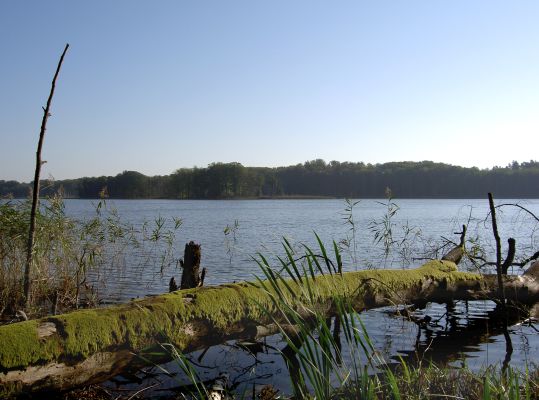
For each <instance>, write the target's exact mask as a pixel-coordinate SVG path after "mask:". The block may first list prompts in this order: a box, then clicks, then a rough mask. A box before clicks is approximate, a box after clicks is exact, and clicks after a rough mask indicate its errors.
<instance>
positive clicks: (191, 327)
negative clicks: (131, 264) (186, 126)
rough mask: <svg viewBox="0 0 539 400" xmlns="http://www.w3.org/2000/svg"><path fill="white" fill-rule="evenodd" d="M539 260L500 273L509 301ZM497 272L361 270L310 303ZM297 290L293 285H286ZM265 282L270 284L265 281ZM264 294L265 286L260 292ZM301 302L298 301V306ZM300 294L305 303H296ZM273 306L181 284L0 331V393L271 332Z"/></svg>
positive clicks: (479, 285) (260, 297)
mask: <svg viewBox="0 0 539 400" xmlns="http://www.w3.org/2000/svg"><path fill="white" fill-rule="evenodd" d="M538 276H539V263H536V264H535V265H534V266H533V267H532V268H530V269H529V270H528V271H527V272H526V273H525V274H524V275H522V276H506V277H504V285H505V290H506V297H507V299H508V300H512V301H516V302H519V303H522V304H530V305H531V304H535V303H536V302H537V301H539V279H537V278H538ZM496 279H497V278H496V276H495V275H485V276H482V275H479V274H473V273H466V272H458V271H457V268H456V265H455V264H454V263H453V262H450V261H431V262H428V263H426V264H424V265H423V266H422V267H419V268H417V269H413V270H369V271H358V272H348V273H343V274H342V275H340V274H333V275H321V276H317V277H316V278H315V279H312V278H310V279H309V284H310V287H311V289H312V291H313V292H314V293H316V295H315V302H314V304H310V306H311V307H316V308H317V309H318V310H320V311H322V312H326V313H328V314H331V312H332V310H333V306H334V299H335V298H336V297H342V296H345V297H346V298H348V299H349V300H350V302H351V303H352V305H353V306H354V307H355V309H356V310H363V309H369V308H375V307H381V306H387V305H393V304H412V303H425V302H449V301H453V300H475V299H495V298H497V293H498V286H497V280H496ZM288 285H289V286H290V288H291V289H292V290H293V291H296V292H297V293H301V288H300V287H298V285H300V283H299V282H297V283H296V282H294V281H289V282H288ZM268 286H269V285H268ZM267 290H271V288H267ZM301 300H302V299H296V300H295V301H296V302H297V304H298V308H299V309H303V310H304V312H305V313H308V311H307V310H306V309H304V308H302V307H300V304H301ZM304 300H306V299H304ZM264 310H267V311H269V313H270V314H271V313H272V312H274V311H275V309H274V305H273V303H272V301H271V300H270V298H269V296H268V295H267V293H266V292H265V290H263V289H261V288H260V287H255V286H254V285H251V284H249V283H245V282H244V283H237V284H228V285H221V286H214V287H210V286H209V287H200V288H195V289H188V290H180V291H177V292H173V293H168V294H164V295H161V296H156V297H152V298H146V299H141V300H135V301H132V302H130V303H128V304H124V305H118V306H113V307H107V308H101V309H91V310H79V311H75V312H72V313H69V314H64V315H57V316H52V317H47V318H42V319H39V320H31V321H25V322H19V323H15V324H11V325H4V326H1V327H0V397H2V396H4V397H7V396H9V395H16V394H19V393H22V392H27V391H33V390H43V389H55V390H58V389H66V388H69V387H73V386H77V385H82V384H89V383H95V382H98V381H103V380H106V379H107V378H110V377H112V376H114V375H116V374H118V373H119V372H120V371H122V370H123V369H124V368H126V366H128V365H129V363H130V362H131V361H133V360H134V359H136V357H137V356H136V355H135V353H138V352H141V351H143V350H144V349H147V348H148V347H150V346H153V345H155V344H156V343H164V342H166V343H172V344H174V345H175V346H176V347H177V348H178V350H179V351H183V352H188V351H192V350H196V349H200V348H203V347H207V346H209V345H213V344H218V343H222V342H224V341H226V340H229V339H255V338H258V337H261V336H265V335H269V334H272V333H275V332H276V331H277V330H276V327H275V325H273V324H272V321H271V319H270V318H269V317H268V316H267V313H266V312H265V311H264Z"/></svg>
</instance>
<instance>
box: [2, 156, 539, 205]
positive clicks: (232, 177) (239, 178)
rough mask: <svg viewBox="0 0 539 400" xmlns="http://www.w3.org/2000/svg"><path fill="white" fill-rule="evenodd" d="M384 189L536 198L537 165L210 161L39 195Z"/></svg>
mask: <svg viewBox="0 0 539 400" xmlns="http://www.w3.org/2000/svg"><path fill="white" fill-rule="evenodd" d="M388 187H389V188H391V190H392V193H393V195H394V196H395V197H399V198H476V197H484V196H485V193H487V192H493V193H494V195H495V196H497V197H498V198H500V197H506V198H508V197H512V198H539V162H537V161H529V162H523V163H518V162H516V161H514V162H513V163H512V164H510V165H508V166H506V167H494V168H491V169H484V170H480V169H478V168H475V167H474V168H464V167H459V166H454V165H448V164H443V163H435V162H432V161H422V162H390V163H385V164H365V163H362V162H358V163H352V162H338V161H331V162H329V163H326V162H325V161H324V160H320V159H318V160H313V161H307V162H305V163H303V164H298V165H294V166H289V167H277V168H261V167H244V166H243V165H241V164H239V163H213V164H210V165H209V166H208V167H206V168H197V167H195V168H182V169H179V170H177V171H175V172H174V173H172V174H170V175H164V176H145V175H143V174H141V173H139V172H135V171H124V172H122V173H121V174H118V175H116V176H101V177H95V178H79V179H69V180H58V181H43V184H42V195H49V194H52V193H55V192H57V191H58V190H61V191H62V192H63V194H64V196H65V197H71V198H97V197H99V195H100V193H102V192H103V190H104V189H105V190H106V193H107V195H108V196H109V197H111V198H125V199H144V198H170V199H227V198H258V197H286V196H291V197H293V196H328V197H350V198H380V197H384V193H385V191H386V188H388ZM29 191H30V183H19V182H16V181H2V180H0V196H13V197H26V196H28V193H29Z"/></svg>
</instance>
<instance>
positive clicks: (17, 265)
mask: <svg viewBox="0 0 539 400" xmlns="http://www.w3.org/2000/svg"><path fill="white" fill-rule="evenodd" d="M30 210H31V202H30V200H8V201H4V202H2V203H0V317H4V318H9V317H11V316H12V315H14V314H15V312H16V311H17V310H19V309H22V307H23V305H24V293H23V275H24V266H25V261H26V248H27V237H28V230H29V221H30ZM165 222H166V221H164V219H163V218H158V219H157V220H156V221H155V223H154V224H153V225H151V224H148V223H145V224H143V226H142V227H141V228H140V229H137V228H136V227H134V226H132V225H131V224H129V223H126V222H124V221H123V220H122V219H121V218H120V216H119V214H118V212H117V211H116V210H115V209H114V208H113V207H110V206H109V205H108V204H107V202H106V201H105V199H101V201H99V202H98V203H97V204H96V206H95V214H94V216H93V217H92V218H89V219H87V220H77V219H74V218H72V217H69V216H68V215H66V212H65V204H64V201H63V199H62V197H61V196H60V195H56V196H53V197H49V198H47V199H46V201H43V202H41V206H40V208H39V209H38V210H37V215H36V233H35V242H34V248H33V251H34V255H33V266H32V276H31V279H32V294H31V298H32V304H31V307H30V308H25V312H26V314H28V316H30V317H36V316H42V315H46V314H48V313H51V312H53V313H54V312H55V311H60V310H61V311H67V310H70V309H73V308H79V307H80V306H95V305H96V304H97V303H98V302H99V293H98V292H99V287H100V285H101V283H103V279H104V278H105V271H110V270H111V269H113V268H116V267H119V266H120V265H121V260H122V259H123V258H125V256H126V254H127V253H129V252H130V251H136V252H137V253H138V254H139V255H140V254H142V255H144V257H146V258H148V257H151V261H152V263H153V262H155V259H158V260H159V262H160V263H161V271H163V267H164V266H165V265H170V264H172V263H173V262H174V261H175V258H174V254H173V253H172V249H173V240H174V233H175V231H176V230H177V229H179V228H180V226H181V220H178V219H175V220H174V221H173V226H172V228H168V227H167V226H166V223H165Z"/></svg>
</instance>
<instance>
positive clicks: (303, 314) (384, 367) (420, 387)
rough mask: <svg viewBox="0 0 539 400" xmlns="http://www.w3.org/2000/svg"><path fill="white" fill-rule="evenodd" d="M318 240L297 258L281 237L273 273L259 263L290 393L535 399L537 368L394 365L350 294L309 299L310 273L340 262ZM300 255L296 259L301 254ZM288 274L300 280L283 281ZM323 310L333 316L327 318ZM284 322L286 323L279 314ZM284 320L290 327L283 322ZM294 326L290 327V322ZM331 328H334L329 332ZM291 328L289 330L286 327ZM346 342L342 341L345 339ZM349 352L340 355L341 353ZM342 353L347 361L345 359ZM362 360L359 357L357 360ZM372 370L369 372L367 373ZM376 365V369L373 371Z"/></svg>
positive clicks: (335, 396)
mask: <svg viewBox="0 0 539 400" xmlns="http://www.w3.org/2000/svg"><path fill="white" fill-rule="evenodd" d="M317 239H318V244H319V249H318V251H317V253H318V254H315V252H314V251H313V250H311V249H310V248H308V247H305V250H306V251H305V255H304V256H303V257H299V258H294V256H293V253H292V252H291V249H290V245H289V244H288V243H287V242H286V241H285V243H284V244H283V246H284V249H285V253H286V258H284V259H283V258H279V259H278V260H279V264H280V265H278V267H277V268H276V269H277V270H279V271H280V272H275V270H274V269H273V268H271V267H270V265H269V263H268V261H267V259H266V258H264V257H263V256H260V257H259V260H258V264H259V266H260V268H261V270H262V272H263V274H264V277H265V280H264V281H263V280H261V279H259V280H258V286H259V287H260V288H261V289H265V288H271V290H269V289H267V290H266V294H267V295H268V296H269V297H270V298H271V301H272V302H273V304H274V309H276V310H277V313H276V314H272V315H271V317H272V318H273V321H274V323H276V324H277V325H278V326H279V327H280V331H281V334H282V336H283V339H284V341H285V343H286V344H287V347H286V349H287V350H288V351H287V352H286V353H283V356H284V357H285V359H286V360H287V363H288V365H289V369H290V372H291V373H290V377H291V384H292V387H293V390H294V398H297V399H303V398H315V399H349V398H354V399H366V400H369V399H376V400H378V399H380V400H382V399H383V400H385V399H393V400H397V399H417V400H422V399H433V398H434V399H448V398H451V399H483V400H486V399H526V400H528V399H537V398H539V379H538V378H539V372H538V371H539V370H537V369H535V370H534V371H533V372H529V371H525V372H521V371H519V370H516V369H508V370H505V371H501V370H498V369H496V368H493V367H491V368H488V369H487V370H486V371H483V372H481V373H473V372H471V371H470V370H468V369H466V368H461V369H453V368H439V367H437V366H435V365H433V364H431V365H428V366H421V365H420V366H418V367H411V366H409V365H407V364H406V363H405V362H404V361H402V362H401V364H400V365H399V366H398V368H396V369H395V368H392V367H390V365H389V364H387V363H386V362H385V360H383V359H382V358H381V357H380V356H379V354H378V353H377V352H376V350H375V348H374V346H373V343H372V341H371V339H370V337H369V335H368V332H367V330H366V328H365V326H364V325H363V324H362V322H361V318H360V315H359V314H358V313H357V312H356V311H355V310H354V309H353V308H352V306H351V304H350V303H349V302H348V298H347V297H344V296H339V293H336V294H335V297H334V306H333V309H332V310H318V309H316V307H315V306H314V305H315V303H316V301H315V299H316V297H317V294H316V293H315V292H314V290H315V289H314V288H315V287H316V286H315V285H312V284H311V282H312V281H313V280H314V279H316V276H315V273H318V274H321V275H325V274H329V275H331V276H333V275H334V274H336V272H337V271H338V270H337V269H336V268H335V265H339V264H340V259H341V256H340V254H339V248H338V246H337V245H336V244H335V243H334V244H333V251H334V258H335V261H332V260H331V259H330V258H329V256H328V251H327V250H326V248H325V247H324V245H323V243H322V242H321V241H320V240H319V238H318V237H317ZM299 260H301V262H300V261H299ZM287 278H292V280H293V281H294V282H295V283H296V284H297V285H295V286H294V289H293V290H292V288H290V286H289V285H287V283H286V282H287V281H286V279H287ZM328 311H329V312H330V313H333V314H334V315H335V319H334V323H333V325H332V323H331V319H328V317H327V315H328ZM283 320H284V321H286V324H283V323H280V324H279V321H283ZM285 325H288V326H285ZM290 326H293V327H294V329H293V330H291V329H290V328H289V327H290ZM332 327H333V331H332ZM291 332H293V333H291ZM342 341H344V343H342ZM344 351H346V352H348V354H347V357H344V354H343V352H344ZM343 360H349V361H348V363H344V362H343ZM362 360H363V361H362ZM369 370H370V371H371V372H370V373H369ZM373 371H376V374H372V372H373Z"/></svg>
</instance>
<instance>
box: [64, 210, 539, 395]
mask: <svg viewBox="0 0 539 400" xmlns="http://www.w3.org/2000/svg"><path fill="white" fill-rule="evenodd" d="M96 203H97V202H96V201H89V200H66V212H67V214H69V215H71V216H74V217H77V218H79V219H86V218H91V217H92V216H93V215H94V214H95V205H96ZM395 203H396V205H397V206H398V210H397V212H396V213H395V214H394V215H393V216H392V217H390V218H387V215H388V206H387V200H362V201H361V202H359V203H358V204H357V205H355V206H354V207H353V215H352V221H353V225H352V224H351V223H350V222H349V221H348V222H347V218H349V217H350V212H349V211H346V207H347V204H346V203H345V202H344V201H343V200H227V201H205V200H198V201H186V200H183V201H174V200H140V201H139V200H115V201H110V202H108V204H109V207H110V206H112V207H114V208H116V209H117V211H118V213H119V215H120V217H121V218H122V219H124V220H126V221H128V222H129V223H130V224H132V225H133V226H135V227H137V228H138V229H140V228H141V227H142V226H143V224H144V223H145V221H146V222H149V223H150V225H151V223H152V222H153V221H154V220H155V219H156V218H160V217H162V218H164V219H165V220H166V221H167V222H166V227H168V228H171V227H172V226H173V220H172V219H173V218H181V219H182V225H181V227H180V228H179V230H178V231H177V232H176V236H175V239H174V246H173V255H172V260H173V262H171V263H169V264H168V265H167V266H166V267H165V268H164V269H163V270H162V269H161V267H160V262H159V260H160V258H159V257H160V250H159V248H152V247H151V246H149V247H147V248H146V250H145V251H140V250H137V252H135V253H129V254H127V255H126V256H125V257H124V258H123V260H122V261H121V262H117V266H116V267H114V268H111V269H110V270H109V271H106V273H105V274H104V275H103V276H101V278H105V279H102V281H104V282H106V285H105V286H104V287H102V289H101V295H102V296H103V297H104V298H105V299H106V300H107V301H108V302H119V301H125V300H128V299H130V298H134V297H139V296H145V295H152V294H159V293H164V292H166V291H167V290H168V281H169V279H170V277H171V276H176V281H178V282H179V278H180V274H181V271H180V269H179V267H177V266H176V263H175V262H174V260H177V259H179V258H181V257H182V256H183V248H184V245H185V243H187V242H188V241H191V240H193V241H195V242H196V243H200V244H201V245H202V266H204V267H206V268H207V270H208V273H207V276H206V281H205V284H206V285H214V284H221V283H227V282H232V281H239V280H252V279H253V277H254V276H255V275H260V271H259V268H258V266H257V264H256V262H255V261H254V260H253V257H257V254H258V253H261V254H264V255H265V256H266V257H267V258H269V259H270V260H273V261H275V260H276V256H283V255H284V251H283V249H282V241H283V238H287V239H288V240H289V241H290V242H291V243H292V244H293V246H294V248H296V249H297V250H298V252H300V251H301V245H302V244H306V245H308V246H310V247H312V248H313V249H314V248H316V247H317V244H316V239H315V235H314V232H316V233H317V234H318V235H319V236H320V237H321V239H322V241H323V242H324V243H325V244H326V246H327V247H328V249H331V248H332V241H335V242H337V243H338V244H339V247H341V249H342V253H343V258H344V269H345V270H356V269H363V268H409V267H415V266H419V265H420V264H421V263H422V262H423V260H422V258H423V257H427V256H432V255H433V254H434V253H435V250H436V249H437V248H439V247H440V246H441V245H442V244H443V243H444V240H445V239H450V240H453V241H455V242H458V240H459V235H458V234H455V232H459V231H460V230H461V226H462V224H467V225H468V237H469V238H474V239H477V240H479V241H480V242H481V243H482V245H483V246H484V248H485V249H486V255H487V258H488V259H489V260H494V259H495V251H494V247H493V240H492V233H491V225H490V220H488V219H486V218H487V216H488V201H487V200H486V199H485V200H396V201H395ZM497 203H498V204H501V203H518V204H520V205H521V206H524V207H526V208H527V209H529V210H531V211H532V212H534V213H535V214H536V215H539V201H538V200H527V201H523V200H518V201H516V200H498V201H497ZM498 214H499V215H498V219H499V229H500V236H501V237H502V241H503V245H504V249H505V247H506V246H505V245H506V243H507V238H508V237H513V238H515V239H516V240H517V248H518V250H517V258H518V257H520V256H523V255H524V254H528V255H529V254H532V253H533V252H535V251H536V250H537V249H538V248H539V240H538V238H537V235H536V233H535V231H536V229H537V227H538V226H537V223H536V221H535V220H533V219H531V218H529V216H528V214H527V213H526V212H524V211H522V210H521V209H519V208H515V207H502V208H501V209H500V210H499V211H498ZM389 230H391V238H392V239H393V240H392V242H391V243H390V244H389V245H388V247H387V248H386V247H384V243H383V242H384V241H383V239H382V240H381V241H379V242H376V241H375V234H376V232H377V231H378V232H379V233H382V234H383V233H384V232H386V233H387V232H388V231H389ZM382 236H383V235H382ZM444 238H445V239H444ZM403 239H406V240H403ZM447 249H448V248H445V249H442V250H439V251H438V256H439V257H441V256H442V255H443V253H444V251H447ZM504 252H505V250H504ZM133 254H135V255H133ZM298 254H299V253H298ZM118 265H119V266H120V267H118ZM275 265H276V266H277V263H276V262H275ZM467 267H470V266H469V265H468V266H463V267H462V268H467ZM521 272H522V271H520V269H518V268H517V269H515V270H514V271H513V273H516V274H518V273H521ZM493 309H494V304H493V303H492V302H489V301H481V302H468V303H465V302H458V303H456V305H455V309H453V310H449V311H450V312H449V313H448V312H447V311H448V310H447V309H446V306H445V305H437V304H433V305H430V306H429V307H428V308H427V310H425V311H424V312H423V313H422V314H428V315H430V316H431V317H433V320H434V321H437V323H436V324H433V326H431V327H430V329H428V330H424V329H419V328H418V326H417V325H416V324H414V323H411V322H409V321H406V320H404V319H402V318H397V317H395V316H393V315H392V311H393V310H392V309H381V310H371V311H368V312H365V313H363V314H362V320H363V322H364V323H365V325H366V327H367V331H368V332H369V334H370V336H371V338H372V340H373V341H374V343H375V344H376V346H377V349H379V351H380V352H381V354H383V355H384V357H385V358H386V359H387V360H395V359H396V357H397V356H403V357H405V358H409V359H410V360H413V359H417V357H418V356H422V354H424V353H425V354H427V356H428V357H431V358H435V359H438V361H445V362H449V363H452V364H453V365H459V364H460V363H462V362H466V363H467V365H469V366H470V367H471V368H473V369H480V368H481V367H482V366H485V365H488V364H495V363H501V361H502V360H503V359H504V356H505V342H504V338H503V335H502V334H501V331H499V330H497V328H496V327H495V326H494V324H492V326H488V327H486V326H485V324H487V325H488V323H489V322H488V321H489V312H491V311H492V310H493ZM537 328H538V326H537V324H532V325H531V326H522V325H515V326H513V327H512V328H511V337H512V339H513V345H514V347H515V351H514V353H513V355H512V357H511V364H512V365H517V366H523V365H526V364H528V363H529V362H533V361H534V360H536V359H537V357H538V356H539V336H538V333H537ZM266 342H267V343H269V344H271V345H272V346H274V347H279V342H278V338H277V337H270V338H267V339H266ZM281 347H282V346H281ZM265 349H266V350H265V351H262V352H260V353H258V354H257V356H256V357H254V356H253V355H251V354H249V353H246V352H245V351H243V350H241V349H239V348H237V347H236V346H235V345H234V344H227V345H223V346H215V347H214V348H212V349H210V350H209V351H208V352H207V353H205V354H204V356H203V357H202V358H203V360H202V361H201V363H202V364H204V363H206V364H207V365H204V366H203V367H201V368H200V370H199V372H200V374H201V375H202V377H203V378H207V379H211V378H214V377H215V376H217V375H218V374H219V373H220V372H229V373H230V374H231V377H232V378H233V379H237V382H238V383H240V387H243V388H248V387H249V385H261V384H265V383H273V384H276V385H277V387H279V388H281V389H282V390H284V391H285V392H286V391H289V389H290V387H289V384H288V377H287V376H288V374H287V373H286V366H285V364H284V362H283V361H282V359H281V358H280V357H279V355H278V354H276V352H275V351H272V350H271V347H266V348H265ZM199 355H201V353H200V352H199V353H198V354H197V356H199ZM463 360H464V361H463ZM168 368H169V369H172V370H174V365H173V364H171V365H169V366H168ZM144 379H146V378H144ZM148 379H149V382H151V379H150V378H148ZM178 379H179V380H181V378H174V379H171V380H170V381H166V382H165V383H162V384H161V385H160V386H159V388H160V389H156V390H157V391H158V390H161V389H163V388H167V387H173V386H176V385H178ZM118 382H120V383H121V384H122V385H127V386H129V382H126V381H122V379H119V380H118V381H117V382H116V383H110V385H111V386H114V385H116V384H120V383H118ZM148 393H149V394H150V393H153V394H154V395H157V394H159V392H156V391H153V392H151V391H150V392H148Z"/></svg>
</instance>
